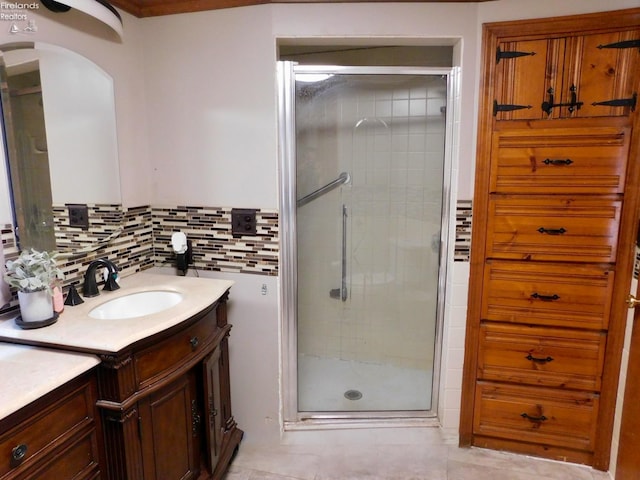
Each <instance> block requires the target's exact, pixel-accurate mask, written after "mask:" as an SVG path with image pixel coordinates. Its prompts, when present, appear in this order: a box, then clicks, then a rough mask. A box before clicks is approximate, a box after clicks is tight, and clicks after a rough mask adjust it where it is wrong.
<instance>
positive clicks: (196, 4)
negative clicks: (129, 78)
mask: <svg viewBox="0 0 640 480" xmlns="http://www.w3.org/2000/svg"><path fill="white" fill-rule="evenodd" d="M354 1H356V2H359V3H365V2H363V1H362V0H111V4H112V5H114V6H116V7H118V8H120V9H121V10H124V11H125V12H128V13H130V14H132V15H134V16H136V17H155V16H159V15H172V14H175V13H188V12H200V11H203V10H217V9H221V8H231V7H245V6H249V5H262V4H268V3H347V2H354ZM389 1H395V0H368V2H366V3H376V2H389ZM486 1H491V0H430V1H429V2H424V1H421V0H402V1H401V2H398V3H478V2H486Z"/></svg>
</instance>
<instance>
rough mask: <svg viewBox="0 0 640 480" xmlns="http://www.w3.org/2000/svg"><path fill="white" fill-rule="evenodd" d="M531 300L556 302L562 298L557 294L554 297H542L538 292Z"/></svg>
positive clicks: (533, 294) (532, 295)
mask: <svg viewBox="0 0 640 480" xmlns="http://www.w3.org/2000/svg"><path fill="white" fill-rule="evenodd" d="M531 298H537V299H539V300H542V301H543V302H553V301H554V300H559V299H560V297H559V296H558V295H556V294H555V293H554V294H553V295H540V294H539V293H538V292H534V293H532V294H531Z"/></svg>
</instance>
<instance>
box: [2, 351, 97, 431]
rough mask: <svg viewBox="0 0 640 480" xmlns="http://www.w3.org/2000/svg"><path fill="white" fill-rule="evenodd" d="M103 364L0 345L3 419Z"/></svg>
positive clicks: (60, 353) (74, 355) (91, 359)
mask: <svg viewBox="0 0 640 480" xmlns="http://www.w3.org/2000/svg"><path fill="white" fill-rule="evenodd" d="M99 363H100V360H99V359H98V357H96V356H94V355H88V354H84V353H72V352H63V351H60V350H52V349H48V348H39V347H30V346H28V345H13V344H11V343H0V385H2V388H0V419H3V418H5V417H8V416H9V415H11V414H12V413H14V412H16V411H18V410H19V409H21V408H22V407H24V406H25V405H28V404H29V403H31V402H33V401H34V400H37V399H38V398H40V397H42V396H43V395H46V394H47V393H49V392H51V391H53V390H55V389H56V388H58V387H59V386H61V385H63V384H65V383H67V382H68V381H70V380H73V379H74V378H76V377H77V376H78V375H81V374H83V373H84V372H86V371H88V370H90V369H91V368H93V367H95V366H96V365H98V364H99Z"/></svg>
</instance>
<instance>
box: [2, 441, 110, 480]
mask: <svg viewBox="0 0 640 480" xmlns="http://www.w3.org/2000/svg"><path fill="white" fill-rule="evenodd" d="M97 458H98V446H97V441H96V433H95V431H93V432H89V433H87V434H85V435H82V436H78V437H74V438H73V439H72V440H71V441H69V442H68V444H67V446H66V448H65V450H64V453H60V454H58V455H54V456H51V457H49V458H48V459H47V461H45V462H42V464H41V465H38V468H36V469H33V470H30V471H29V472H28V473H25V474H24V475H18V476H15V477H13V476H8V477H7V480H9V479H11V480H14V479H15V480H27V479H33V480H61V479H73V480H84V479H94V478H100V474H99V472H98V470H97V466H98V464H97V460H96V459H97ZM3 480H4V477H3Z"/></svg>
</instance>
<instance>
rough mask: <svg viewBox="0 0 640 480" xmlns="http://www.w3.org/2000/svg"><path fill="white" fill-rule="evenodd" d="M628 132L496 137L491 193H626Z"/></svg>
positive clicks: (580, 131)
mask: <svg viewBox="0 0 640 480" xmlns="http://www.w3.org/2000/svg"><path fill="white" fill-rule="evenodd" d="M594 130H595V131H594ZM628 130H629V129H623V128H617V129H614V128H602V129H590V130H588V129H573V130H564V129H563V130H555V131H554V130H541V131H540V130H515V131H513V130H511V131H503V132H497V133H495V134H494V137H493V145H492V159H491V186H490V192H494V193H495V192H497V193H522V192H526V193H560V194H563V193H564V194H574V193H582V194H585V193H586V194H617V193H623V192H624V182H625V173H626V168H627V155H628V152H629V139H630V137H631V135H630V134H629V133H630V132H629V131H628Z"/></svg>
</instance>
